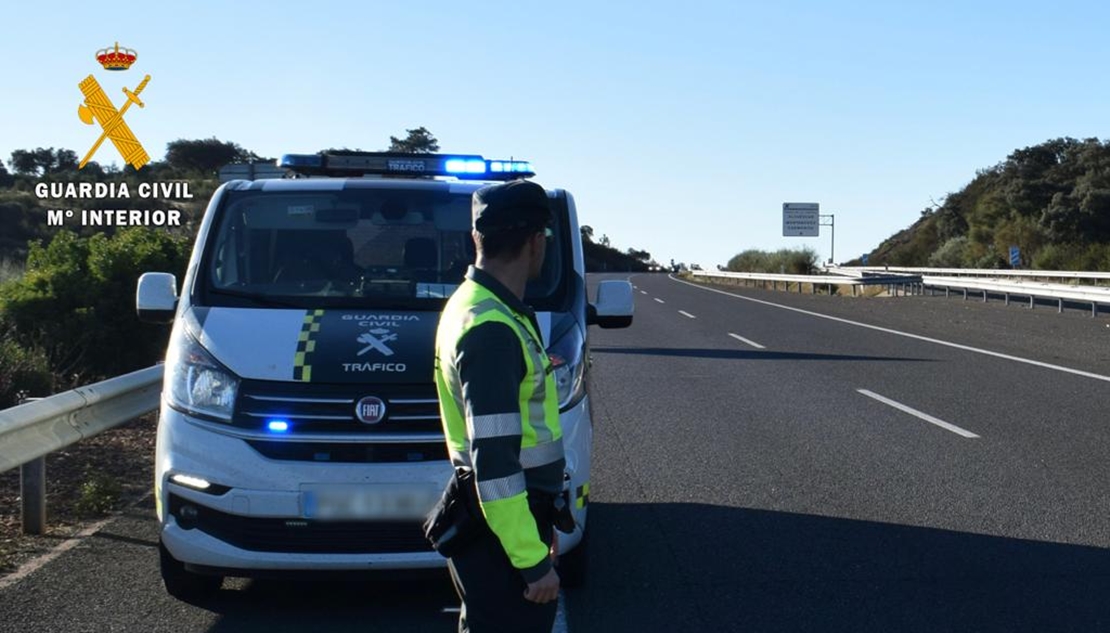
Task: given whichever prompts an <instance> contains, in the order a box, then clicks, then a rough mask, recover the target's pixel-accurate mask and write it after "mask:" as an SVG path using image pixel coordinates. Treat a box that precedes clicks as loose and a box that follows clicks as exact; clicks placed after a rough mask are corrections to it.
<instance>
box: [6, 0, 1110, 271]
mask: <svg viewBox="0 0 1110 633" xmlns="http://www.w3.org/2000/svg"><path fill="white" fill-rule="evenodd" d="M171 7H172V8H171ZM3 16H4V19H3V24H4V25H3V32H4V38H3V39H4V43H5V47H4V49H5V50H6V51H7V54H8V55H9V56H10V57H9V61H8V63H7V64H5V71H4V74H5V76H6V81H5V84H4V89H3V99H2V100H0V115H2V116H0V157H3V158H4V159H5V160H6V159H7V158H8V157H9V156H10V153H11V151H12V150H13V149H21V148H33V147H39V146H42V147H50V146H53V147H66V148H70V149H73V150H74V151H76V152H77V153H78V154H79V155H83V154H84V152H85V151H86V150H87V149H88V147H89V146H91V144H92V142H93V141H94V140H95V138H96V136H97V133H98V130H97V129H94V128H90V127H86V126H85V125H83V124H82V123H81V122H80V121H79V120H78V118H77V114H76V108H77V105H78V103H80V101H81V96H80V92H79V91H78V89H77V85H76V84H77V82H78V81H80V80H81V79H82V78H84V77H85V76H86V75H88V74H89V73H93V74H95V75H96V76H97V77H98V79H100V80H101V82H102V83H103V84H104V87H105V89H106V90H107V91H108V92H109V94H111V95H112V97H113V99H114V100H115V101H116V102H117V104H118V103H119V99H120V97H119V96H118V95H119V94H120V93H119V89H120V87H121V86H123V85H128V86H131V87H134V85H135V84H137V83H138V81H139V80H140V79H141V76H142V74H143V73H150V74H151V75H152V77H153V78H152V80H151V83H150V84H149V86H148V87H147V89H146V91H145V92H144V94H143V96H144V98H145V100H146V102H147V108H146V109H145V110H139V109H137V108H132V109H131V111H130V112H129V113H128V115H127V121H128V122H129V124H130V125H131V127H132V129H133V130H134V131H135V134H136V136H137V137H138V138H139V139H140V141H142V142H143V143H144V145H145V146H146V147H147V150H148V151H149V152H150V153H151V155H152V156H153V157H155V158H160V157H161V156H162V155H163V153H164V151H165V145H166V143H167V142H169V141H172V140H175V139H178V138H206V137H211V136H215V137H217V138H219V139H221V140H227V141H234V142H236V143H239V144H240V145H242V146H243V147H245V148H247V149H250V150H253V151H255V152H257V153H259V154H262V155H278V154H281V153H285V152H314V151H316V150H318V149H321V148H324V147H343V146H347V147H361V148H363V149H382V148H384V147H386V146H387V145H388V139H389V136H390V135H403V132H404V130H405V129H406V128H412V127H417V126H421V125H423V126H425V127H427V128H428V129H429V130H431V131H432V133H433V134H435V135H436V137H438V138H439V140H440V145H441V148H442V149H443V150H444V151H453V152H470V153H480V154H483V155H485V156H486V157H487V158H490V157H495V158H501V157H508V156H515V157H522V158H527V159H529V160H531V161H533V163H534V165H535V166H536V169H537V171H538V176H537V178H536V180H537V181H538V182H540V183H541V184H544V185H545V186H548V187H563V188H566V189H568V190H570V191H571V192H573V193H574V194H575V196H576V199H577V201H578V205H579V212H580V216H581V221H582V222H583V223H585V224H589V225H591V226H593V227H594V229H595V231H596V233H597V235H599V236H600V235H602V234H607V235H608V236H609V237H610V238H611V240H612V242H613V244H614V245H615V246H617V247H619V248H621V249H625V248H628V247H636V248H642V249H646V250H648V251H650V252H651V253H652V254H653V255H654V256H655V257H656V258H657V259H659V260H660V261H668V260H670V259H671V258H674V259H676V260H679V261H686V262H696V263H700V264H701V265H703V266H706V267H712V266H714V265H716V264H718V263H724V262H726V261H727V260H728V258H729V257H731V256H732V255H734V254H735V253H737V252H739V251H741V250H743V249H746V248H762V249H775V248H780V247H792V246H802V245H809V246H812V247H814V248H816V249H817V250H818V251H819V252H820V253H821V254H822V256H823V257H826V258H827V257H828V255H829V237H828V234H827V233H823V234H822V236H821V237H820V238H784V237H782V224H781V209H782V203H783V202H786V201H791V202H820V203H821V210H822V213H835V214H836V224H837V226H836V258H837V260H845V259H848V258H850V257H855V256H858V255H859V254H860V253H862V252H864V251H866V250H870V249H871V248H873V247H874V246H876V245H877V244H878V243H879V242H880V241H882V240H883V239H884V238H886V237H888V236H890V235H891V234H893V233H894V232H896V231H897V230H899V229H902V228H904V227H906V226H908V225H909V224H910V223H911V222H912V221H913V220H914V219H916V218H917V217H918V216H919V214H920V211H921V210H922V209H923V208H924V207H925V206H926V205H928V204H929V203H930V200H937V201H940V200H941V199H942V198H943V196H944V195H945V194H946V193H948V192H952V191H956V190H958V189H960V188H961V187H962V186H963V185H964V184H966V183H967V182H968V181H969V180H970V179H971V178H972V177H974V175H975V171H976V170H977V169H980V168H984V167H989V166H991V165H993V164H995V163H997V162H999V161H1001V160H1003V159H1004V158H1005V156H1006V155H1007V154H1008V153H1010V152H1011V151H1012V150H1013V149H1015V148H1018V147H1025V146H1028V145H1033V144H1037V143H1040V142H1042V141H1044V140H1047V139H1049V138H1054V137H1058V136H1072V137H1077V138H1085V137H1092V136H1096V137H1100V138H1106V137H1107V136H1110V119H1108V113H1110V81H1107V70H1108V69H1110V37H1108V36H1107V31H1106V26H1107V24H1110V3H1106V2H1104V1H1102V0H1098V1H1096V0H1087V1H1082V2H1080V1H1070V0H1063V1H1057V2H1051V3H1050V2H1043V0H1042V1H1040V2H1028V1H1024V0H1017V1H1013V0H1011V1H1008V2H998V1H995V0H988V1H981V2H976V1H974V0H968V1H963V2H953V1H949V0H939V1H938V0H932V1H928V2H924V1H915V2H905V3H902V2H890V1H889V0H887V1H884V2H877V1H868V2H817V1H805V2H802V1H785V2H744V1H735V2H701V1H697V0H687V1H684V2H667V3H655V2H643V1H640V2H623V1H621V2H560V3H539V2H529V1H526V0H520V1H518V2H501V1H497V2H480V1H478V0H472V1H471V2H349V3H337V2H303V3H291V2H274V1H270V2H235V3H232V2H189V3H185V2H179V3H173V2H159V3H153V2H151V3H139V2H133V3H128V4H126V6H124V5H120V8H119V10H118V11H116V10H113V11H109V10H107V8H106V7H105V5H104V4H103V3H99V4H97V3H91V4H90V3H72V4H67V3H63V2H49V3H46V2H39V3H19V4H17V5H15V6H14V7H6V8H5V9H4V10H3ZM116 40H119V42H120V43H121V45H123V46H127V47H131V48H134V49H136V50H137V51H138V53H139V62H138V63H137V64H136V66H135V68H133V69H132V70H131V71H129V72H127V73H111V74H109V73H106V72H105V71H103V70H102V69H101V68H100V67H99V65H97V64H96V62H95V60H94V59H93V54H94V53H95V51H96V50H97V49H99V48H102V47H104V46H107V45H110V44H111V43H112V42H114V41H116ZM113 156H115V152H114V149H112V148H110V147H105V149H102V150H101V151H100V154H98V156H97V159H99V160H100V161H102V162H111V158H112V157H113ZM822 230H823V231H827V230H828V229H822Z"/></svg>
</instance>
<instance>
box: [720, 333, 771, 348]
mask: <svg viewBox="0 0 1110 633" xmlns="http://www.w3.org/2000/svg"><path fill="white" fill-rule="evenodd" d="M728 335H729V336H731V337H732V338H734V339H736V340H738V341H740V342H741V343H747V344H748V345H751V346H752V347H754V348H756V349H767V348H766V347H763V346H762V345H760V344H759V343H756V342H755V341H752V340H750V339H746V338H744V337H743V336H740V335H739V334H733V333H732V332H729V333H728Z"/></svg>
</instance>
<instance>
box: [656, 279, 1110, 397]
mask: <svg viewBox="0 0 1110 633" xmlns="http://www.w3.org/2000/svg"><path fill="white" fill-rule="evenodd" d="M670 279H671V280H672V281H677V282H678V283H680V284H686V285H687V286H693V287H695V288H699V289H701V290H708V291H709V292H716V293H717V294H722V295H726V296H729V297H735V298H737V299H743V300H744V301H751V302H752V303H760V304H763V305H766V306H771V307H773V308H781V309H783V310H790V311H791V312H797V313H799V314H808V315H809V316H814V317H817V318H819V319H828V320H829V321H836V322H838V323H846V324H848V325H854V326H856V327H863V328H867V329H869V330H875V331H876V332H886V333H887V334H894V335H896V336H904V337H906V338H912V339H916V340H918V341H925V342H927V343H935V344H937V345H944V346H945V347H952V348H955V349H962V350H964V351H966V352H975V353H976V354H984V355H986V356H994V357H995V358H1002V359H1005V360H1012V361H1014V362H1017V363H1025V364H1026V365H1033V366H1035V367H1043V368H1044V369H1052V370H1054V371H1062V372H1064V373H1067V374H1072V375H1075V376H1083V377H1085V378H1094V379H1095V380H1101V381H1103V382H1110V376H1104V375H1102V374H1096V373H1093V372H1089V371H1083V370H1081V369H1072V368H1071V367H1064V366H1062V365H1053V364H1052V363H1043V362H1041V361H1039V360H1032V359H1029V358H1022V357H1020V356H1010V355H1009V354H1003V353H1001V352H992V351H991V350H989V349H981V348H978V347H972V346H970V345H961V344H959V343H952V342H950V341H942V340H941V339H936V338H930V337H928V336H921V335H920V334H910V333H909V332H901V331H899V330H892V329H890V328H885V327H879V326H878V325H870V324H868V323H860V322H859V321H852V320H849V319H842V318H840V317H834V316H829V315H827V314H821V313H820V312H811V311H809V310H803V309H801V308H795V307H792V306H784V305H782V304H780V303H773V302H771V301H764V300H762V299H753V298H752V297H745V296H743V295H738V294H733V293H731V292H725V291H724V290H717V289H716V288H706V287H704V286H701V285H699V284H695V283H690V282H689V281H683V280H681V279H675V278H674V277H673V276H671V277H670Z"/></svg>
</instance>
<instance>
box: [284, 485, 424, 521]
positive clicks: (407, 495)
mask: <svg viewBox="0 0 1110 633" xmlns="http://www.w3.org/2000/svg"><path fill="white" fill-rule="evenodd" d="M438 499H439V491H438V490H435V489H434V488H431V487H427V486H347V485H333V486H313V487H307V486H306V487H305V488H303V489H302V491H301V514H302V515H303V516H304V518H306V519H316V520H320V521H360V520H361V521H365V520H379V521H403V520H416V519H420V520H423V519H424V517H425V516H427V514H428V512H430V511H431V509H432V506H434V505H435V503H436V501H437V500H438Z"/></svg>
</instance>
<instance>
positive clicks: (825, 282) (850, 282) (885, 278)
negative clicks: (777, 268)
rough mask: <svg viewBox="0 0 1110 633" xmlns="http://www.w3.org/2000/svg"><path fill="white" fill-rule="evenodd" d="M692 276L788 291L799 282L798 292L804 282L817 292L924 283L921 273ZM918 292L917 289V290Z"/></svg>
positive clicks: (720, 272) (719, 274)
mask: <svg viewBox="0 0 1110 633" xmlns="http://www.w3.org/2000/svg"><path fill="white" fill-rule="evenodd" d="M690 276H692V277H703V278H716V279H729V280H733V281H753V282H754V281H759V282H763V287H764V288H766V287H767V284H768V283H770V284H771V287H772V289H774V290H778V288H779V283H780V282H781V283H782V284H783V288H784V289H785V290H786V291H788V292H789V291H790V285H791V284H797V289H798V292H801V291H802V286H803V285H804V284H811V291H812V292H814V293H816V292H817V288H818V287H819V286H827V287H829V288H830V292H831V287H832V286H850V287H851V288H852V294H853V295H855V294H856V288H858V287H860V286H895V287H901V288H903V289H904V288H906V287H907V286H908V287H911V288H915V289H916V288H919V287H920V286H921V284H922V279H921V276H920V275H899V274H893V275H866V276H861V275H853V276H844V275H776V274H772V273H733V272H727V271H719V272H708V271H693V272H691V273H690ZM915 292H916V290H915Z"/></svg>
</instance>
